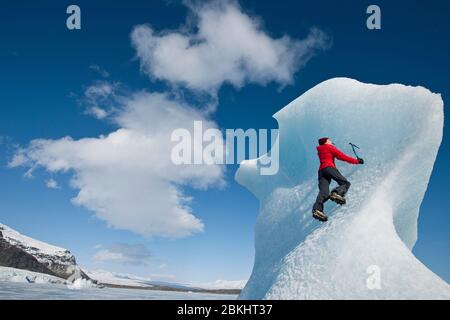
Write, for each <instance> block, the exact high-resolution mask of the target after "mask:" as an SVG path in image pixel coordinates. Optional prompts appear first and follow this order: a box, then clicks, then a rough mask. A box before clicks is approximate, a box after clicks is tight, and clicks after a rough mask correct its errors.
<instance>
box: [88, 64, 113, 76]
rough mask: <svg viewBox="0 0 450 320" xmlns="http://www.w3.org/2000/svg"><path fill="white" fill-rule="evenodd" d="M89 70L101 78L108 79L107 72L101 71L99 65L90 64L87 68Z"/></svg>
mask: <svg viewBox="0 0 450 320" xmlns="http://www.w3.org/2000/svg"><path fill="white" fill-rule="evenodd" d="M89 69H91V70H93V71H95V72H97V73H98V74H99V75H100V76H102V77H103V78H108V77H109V72H108V71H106V70H105V69H103V68H102V67H100V66H99V65H96V64H92V65H90V66H89Z"/></svg>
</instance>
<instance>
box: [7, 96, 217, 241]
mask: <svg viewBox="0 0 450 320" xmlns="http://www.w3.org/2000/svg"><path fill="white" fill-rule="evenodd" d="M116 101H117V103H120V108H118V109H116V110H115V113H114V118H113V120H114V121H115V123H117V124H118V126H119V129H117V130H116V131H113V132H111V133H110V134H108V135H106V136H100V137H97V138H83V139H79V140H74V139H72V138H70V137H65V138H61V139H57V140H50V139H36V140H33V141H31V142H30V144H29V146H28V147H26V148H25V149H21V150H19V151H18V152H17V153H16V155H15V156H14V158H13V159H12V160H11V162H10V163H9V166H10V167H18V166H25V167H28V168H31V169H30V170H33V169H35V168H36V167H43V168H45V169H46V170H47V171H49V172H51V173H58V172H70V173H72V174H73V175H72V178H71V186H72V187H74V188H76V189H78V190H79V192H78V194H77V196H76V197H75V198H74V199H73V203H74V204H77V205H81V206H84V207H86V208H88V209H90V210H91V211H93V212H94V213H95V215H96V216H97V217H99V218H100V219H102V220H104V221H106V222H107V224H108V225H109V226H112V227H115V228H119V229H126V230H131V231H133V232H136V233H139V234H142V235H162V236H167V237H183V236H187V235H190V234H192V233H193V232H198V231H202V230H203V223H202V222H201V221H200V220H199V219H198V218H196V217H195V216H194V215H193V213H192V210H191V208H190V207H189V200H190V199H189V197H187V196H186V195H185V194H184V192H183V187H184V186H193V187H195V188H207V187H210V186H217V185H222V184H223V183H224V181H223V171H224V167H223V166H218V165H192V166H176V165H174V164H172V162H171V160H170V154H171V149H172V146H173V142H171V141H170V135H171V133H172V131H173V130H174V129H176V128H187V129H189V128H191V130H193V128H192V127H193V122H194V120H201V121H203V125H204V127H206V128H207V127H216V125H215V123H214V122H212V121H209V120H208V119H207V118H206V117H205V115H204V114H203V113H202V112H200V111H198V110H196V109H194V108H192V107H190V106H188V105H185V104H182V103H179V102H177V101H174V100H172V99H170V98H169V97H168V96H167V95H165V94H160V93H148V92H138V93H135V94H132V95H131V96H129V97H125V96H122V97H117V100H116Z"/></svg>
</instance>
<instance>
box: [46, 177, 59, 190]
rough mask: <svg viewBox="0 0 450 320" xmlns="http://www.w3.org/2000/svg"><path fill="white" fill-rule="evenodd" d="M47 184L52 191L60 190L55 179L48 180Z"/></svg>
mask: <svg viewBox="0 0 450 320" xmlns="http://www.w3.org/2000/svg"><path fill="white" fill-rule="evenodd" d="M45 184H46V185H47V188H50V189H59V185H58V182H56V180H55V179H48V180H47V181H46V182H45Z"/></svg>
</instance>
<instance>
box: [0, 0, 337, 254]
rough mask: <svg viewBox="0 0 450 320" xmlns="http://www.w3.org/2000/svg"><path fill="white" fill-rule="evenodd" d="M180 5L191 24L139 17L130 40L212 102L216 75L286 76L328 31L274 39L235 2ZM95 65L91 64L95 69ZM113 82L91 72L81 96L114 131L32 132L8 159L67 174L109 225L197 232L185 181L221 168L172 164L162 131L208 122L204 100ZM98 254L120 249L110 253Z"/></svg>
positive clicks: (204, 183) (150, 62)
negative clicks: (38, 135)
mask: <svg viewBox="0 0 450 320" xmlns="http://www.w3.org/2000/svg"><path fill="white" fill-rule="evenodd" d="M189 9H190V10H191V12H192V14H193V15H194V17H195V21H196V26H195V27H196V28H195V29H189V26H188V25H186V26H185V27H183V28H181V29H180V30H178V31H176V32H170V31H164V32H160V33H156V32H155V31H154V30H153V29H152V28H151V27H149V26H146V25H141V26H137V27H135V28H134V29H133V31H132V33H131V39H132V43H133V46H134V47H135V48H136V52H137V56H138V57H139V59H140V62H141V67H142V70H144V72H146V73H148V74H149V75H150V76H151V77H153V78H156V79H162V80H164V81H167V82H168V83H169V84H171V85H173V86H174V87H177V86H182V87H185V88H188V89H192V90H194V91H195V93H196V94H197V93H199V92H200V93H202V94H203V93H206V96H209V95H210V96H209V98H211V97H213V99H212V101H214V102H217V97H214V96H215V93H216V91H217V90H218V89H219V87H220V86H221V85H222V84H224V83H231V84H232V85H234V86H235V87H240V86H242V85H244V84H246V83H249V82H251V83H259V84H266V83H268V82H271V81H274V82H277V83H279V84H281V85H285V84H289V83H291V82H292V80H293V75H294V73H295V72H296V71H297V70H299V69H300V68H301V67H302V66H303V65H304V64H305V63H306V62H307V61H308V60H309V59H310V58H311V56H312V55H314V53H315V52H316V51H317V50H320V49H324V48H327V47H328V46H329V40H328V38H327V36H326V35H325V34H324V33H323V32H321V31H320V30H318V29H312V30H311V32H310V34H309V35H308V36H307V38H306V39H303V40H296V39H292V38H290V37H289V36H283V37H280V38H273V37H271V36H269V35H268V34H267V33H266V32H265V31H264V30H263V29H262V27H261V25H260V23H259V22H258V20H257V19H255V18H253V17H250V16H249V15H248V14H246V13H244V12H243V11H242V10H241V8H240V7H239V5H238V4H237V2H230V1H215V2H208V3H207V4H200V2H198V5H193V4H190V5H189ZM189 30H191V31H189ZM192 30H196V31H195V32H194V31H192ZM97 67H98V66H91V69H93V70H96V71H97V72H99V71H101V70H102V69H101V68H100V67H98V68H97ZM104 75H105V76H106V74H104ZM121 87H122V86H121V84H120V83H112V82H109V81H105V80H103V81H96V82H95V83H93V84H92V85H91V86H89V87H87V88H86V90H85V92H84V96H83V99H82V100H83V103H84V104H85V105H86V107H87V113H89V114H91V115H93V116H94V117H96V118H98V119H105V118H107V119H109V120H110V121H112V123H113V124H115V125H117V129H116V130H115V131H112V132H110V133H109V134H107V135H102V136H99V137H88V138H82V139H78V140H75V139H72V138H71V137H65V138H61V139H54V140H53V139H36V140H33V141H31V142H30V144H29V145H28V146H27V147H26V148H24V149H21V150H19V151H18V152H17V153H16V154H15V156H14V158H13V159H12V160H11V161H10V163H9V166H10V167H19V166H24V167H26V168H27V170H28V171H27V173H26V176H31V175H32V173H33V171H34V170H35V169H36V168H39V167H41V168H44V169H45V170H47V171H49V172H50V173H60V172H68V173H70V174H71V186H72V187H73V188H75V189H77V190H78V194H77V195H76V197H74V198H73V203H74V204H77V205H80V206H84V207H86V208H87V209H89V210H91V211H92V212H94V213H95V215H96V216H97V217H98V218H100V219H102V220H104V221H106V223H107V224H108V225H109V226H111V227H114V228H119V229H126V230H130V231H133V232H136V233H139V234H142V235H147V236H152V235H161V236H167V237H184V236H188V235H191V234H192V233H194V232H200V231H202V230H203V223H202V221H200V220H199V219H198V218H197V217H195V216H194V214H193V212H192V209H191V208H190V207H189V202H190V200H191V199H190V198H189V197H188V196H187V195H186V194H185V191H184V188H185V187H194V188H208V187H211V186H220V185H223V184H224V180H223V177H224V167H223V166H218V165H191V166H175V165H173V164H172V162H171V160H170V155H171V149H172V146H173V143H172V142H171V141H170V135H171V133H172V132H173V130H174V129H177V128H186V129H190V130H191V131H193V128H192V126H193V123H194V121H196V120H199V121H202V122H203V128H204V129H207V128H212V127H214V128H215V127H217V125H216V124H215V123H214V122H213V121H211V120H210V119H209V115H210V112H211V110H213V107H212V106H207V107H206V108H203V111H201V110H199V109H198V108H193V107H191V106H190V105H187V104H186V103H183V102H181V101H180V100H177V99H174V98H171V97H170V96H169V94H164V93H149V92H146V91H140V92H134V93H132V92H127V93H124V92H122V91H123V90H122V88H121ZM50 185H52V184H50ZM100 257H103V258H110V259H114V258H117V259H120V258H121V256H120V255H117V254H111V252H103V253H102V254H101V255H100Z"/></svg>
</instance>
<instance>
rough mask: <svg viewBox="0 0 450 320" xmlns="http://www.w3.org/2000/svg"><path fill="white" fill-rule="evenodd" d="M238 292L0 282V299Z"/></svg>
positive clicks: (194, 296)
mask: <svg viewBox="0 0 450 320" xmlns="http://www.w3.org/2000/svg"><path fill="white" fill-rule="evenodd" d="M236 298H237V295H231V294H210V293H194V292H175V291H158V290H141V289H116V288H85V289H69V288H68V287H67V286H65V285H61V284H39V283H21V282H0V300H5V299H28V300H30V299H31V300H55V299H56V300H127V299H131V300H184V299H187V300H230V299H231V300H234V299H236Z"/></svg>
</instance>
